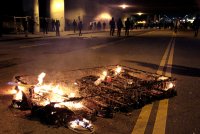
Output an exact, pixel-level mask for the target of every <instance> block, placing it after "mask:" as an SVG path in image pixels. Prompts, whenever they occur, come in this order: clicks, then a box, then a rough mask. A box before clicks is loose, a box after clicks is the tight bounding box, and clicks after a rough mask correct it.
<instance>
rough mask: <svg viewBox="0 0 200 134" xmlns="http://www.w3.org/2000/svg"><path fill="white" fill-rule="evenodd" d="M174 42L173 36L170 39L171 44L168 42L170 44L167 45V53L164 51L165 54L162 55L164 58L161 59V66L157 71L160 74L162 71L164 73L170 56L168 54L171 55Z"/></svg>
mask: <svg viewBox="0 0 200 134" xmlns="http://www.w3.org/2000/svg"><path fill="white" fill-rule="evenodd" d="M172 42H173V38H171V40H170V42H169V44H168V46H167V49H166V51H165V53H164V55H163V57H162V60H161V62H160V66H159V68H158V70H157V72H156V73H157V74H159V75H162V73H163V69H164V66H165V64H166V61H167V57H168V55H169V51H170V48H171V44H172Z"/></svg>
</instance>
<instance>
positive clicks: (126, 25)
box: [125, 18, 131, 36]
mask: <svg viewBox="0 0 200 134" xmlns="http://www.w3.org/2000/svg"><path fill="white" fill-rule="evenodd" d="M130 26H131V22H130V20H129V18H127V19H126V21H125V36H129V30H130Z"/></svg>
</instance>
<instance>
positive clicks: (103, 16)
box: [95, 12, 112, 21]
mask: <svg viewBox="0 0 200 134" xmlns="http://www.w3.org/2000/svg"><path fill="white" fill-rule="evenodd" d="M111 18H112V16H111V15H110V14H109V13H106V12H103V13H101V14H99V15H98V16H97V17H96V18H95V20H97V21H100V20H111Z"/></svg>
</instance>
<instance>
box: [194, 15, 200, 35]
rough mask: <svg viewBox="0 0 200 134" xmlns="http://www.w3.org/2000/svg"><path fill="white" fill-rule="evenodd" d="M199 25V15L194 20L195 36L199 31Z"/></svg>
mask: <svg viewBox="0 0 200 134" xmlns="http://www.w3.org/2000/svg"><path fill="white" fill-rule="evenodd" d="M199 26H200V19H199V16H198V15H197V16H196V18H195V20H194V21H193V27H194V36H195V37H197V36H198V33H199Z"/></svg>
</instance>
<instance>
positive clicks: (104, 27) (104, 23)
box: [103, 21, 106, 31]
mask: <svg viewBox="0 0 200 134" xmlns="http://www.w3.org/2000/svg"><path fill="white" fill-rule="evenodd" d="M105 29H106V22H105V21H104V22H103V30H104V31H105Z"/></svg>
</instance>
